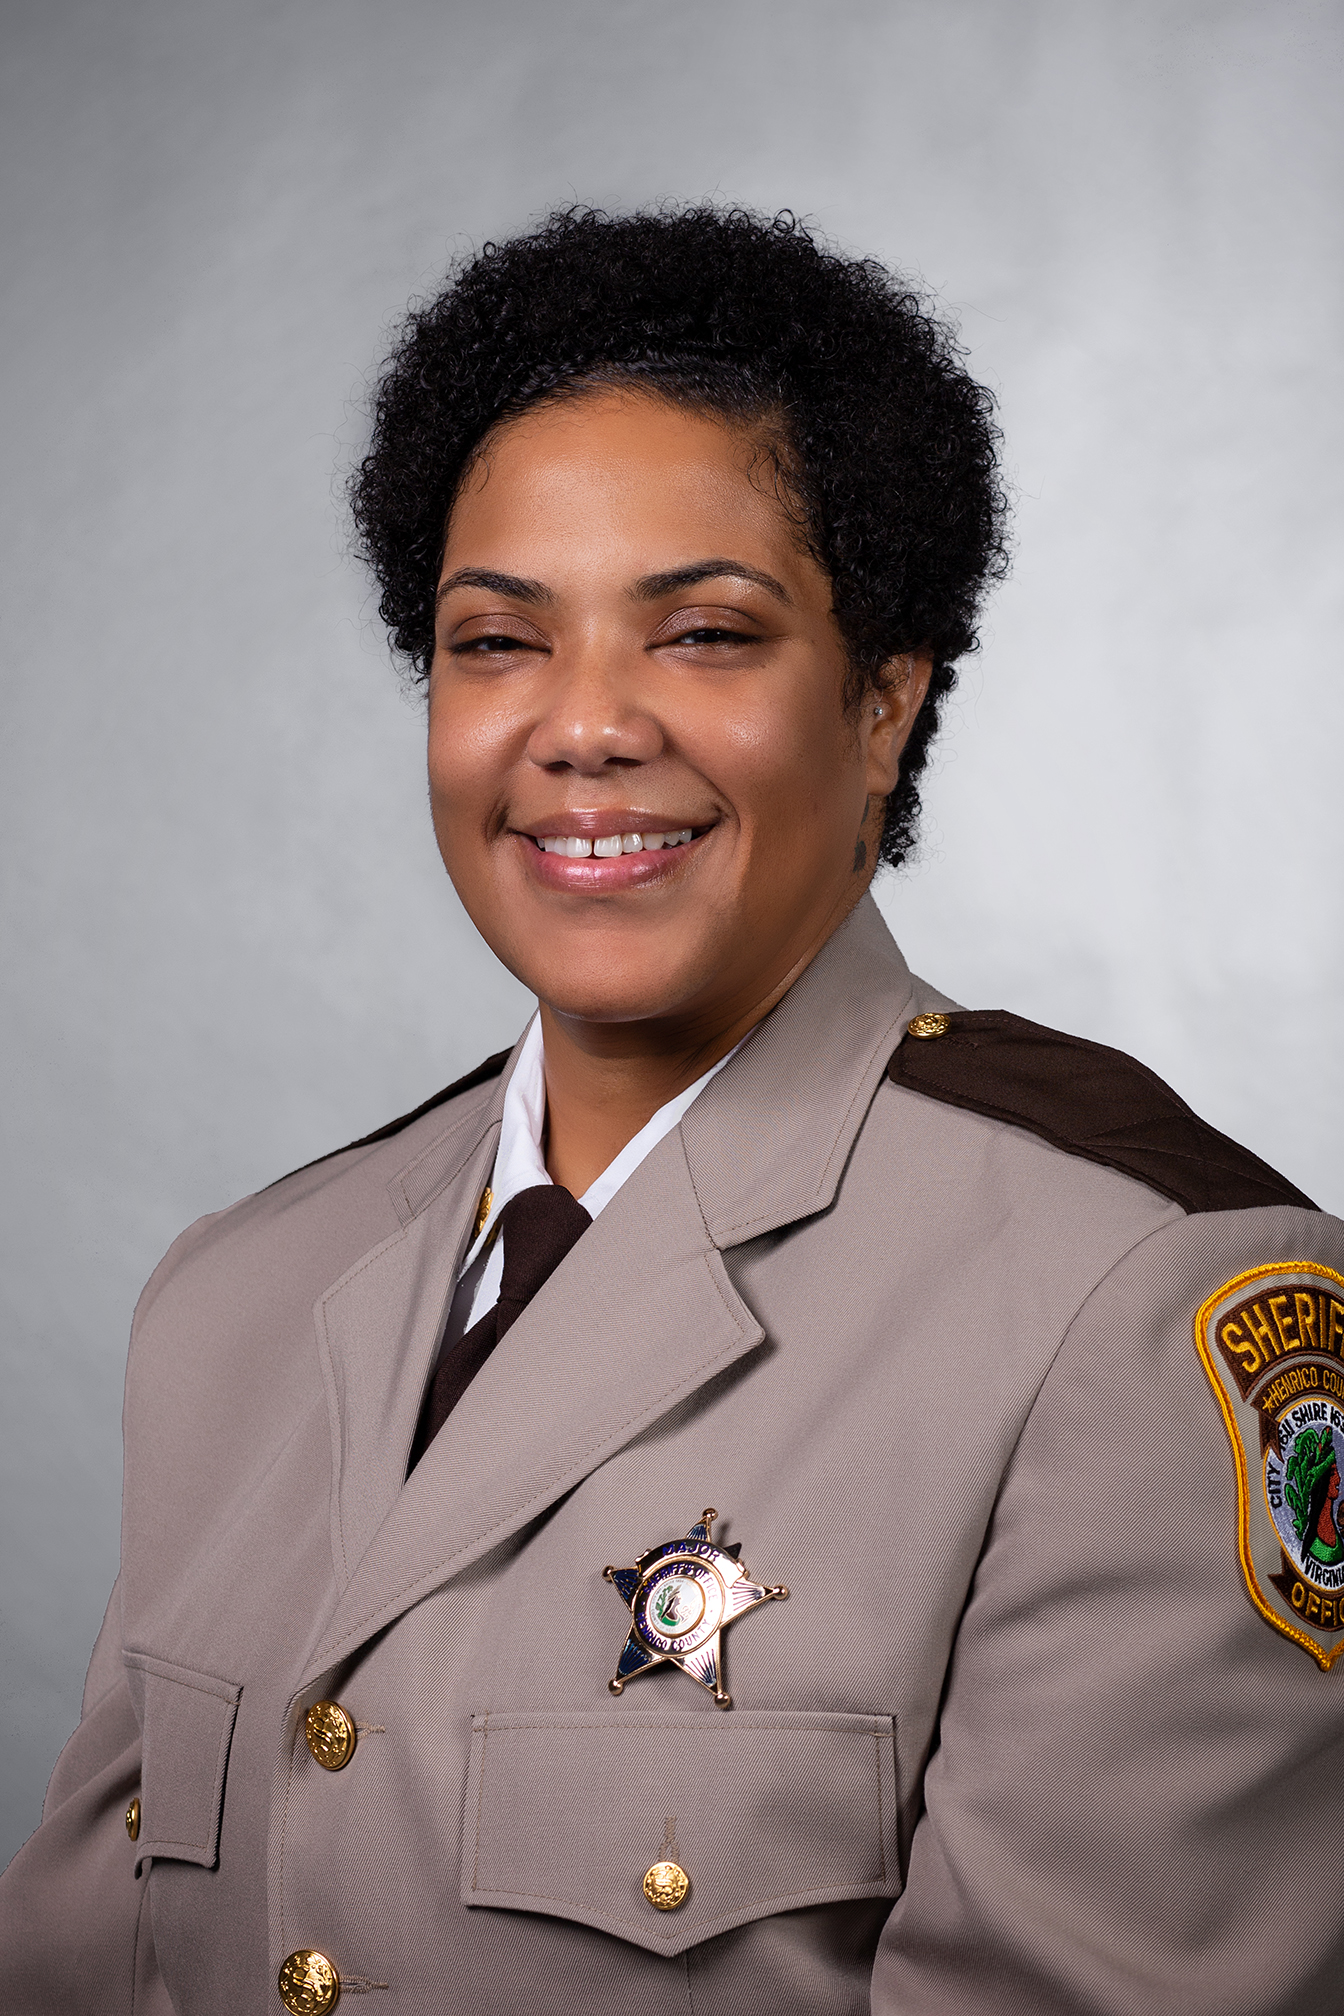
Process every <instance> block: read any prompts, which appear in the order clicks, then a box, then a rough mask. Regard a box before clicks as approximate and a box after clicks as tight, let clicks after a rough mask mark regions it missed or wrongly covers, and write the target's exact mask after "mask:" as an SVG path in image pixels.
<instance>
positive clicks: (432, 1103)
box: [266, 1048, 513, 1190]
mask: <svg viewBox="0 0 1344 2016" xmlns="http://www.w3.org/2000/svg"><path fill="white" fill-rule="evenodd" d="M512 1055H513V1050H512V1048H509V1049H508V1050H497V1051H496V1052H495V1055H494V1056H493V1057H487V1058H486V1060H485V1062H484V1064H478V1065H477V1066H476V1069H475V1070H474V1071H468V1073H467V1075H466V1077H465V1078H456V1079H454V1081H453V1083H452V1084H451V1085H445V1086H444V1088H443V1090H442V1092H436V1093H435V1094H434V1096H433V1098H432V1099H426V1100H425V1102H424V1104H423V1105H422V1106H417V1107H416V1108H415V1109H414V1111H413V1112H410V1113H403V1114H402V1116H401V1118H400V1119H399V1120H389V1121H388V1123H387V1125H386V1127H375V1128H374V1130H373V1132H372V1134H363V1135H361V1136H360V1138H359V1140H358V1141H347V1142H346V1144H345V1146H344V1148H331V1149H329V1150H328V1151H327V1153H326V1154H325V1155H315V1156H314V1157H313V1160H312V1161H311V1162H301V1163H300V1164H299V1166H298V1168H297V1169H291V1170H290V1172H289V1175H288V1176H277V1177H276V1179H275V1183H288V1181H289V1177H290V1176H302V1175H303V1173H304V1171H305V1169H316V1168H317V1167H318V1166H319V1165H320V1164H321V1163H323V1162H331V1161H334V1160H335V1158H336V1156H338V1155H348V1154H349V1153H350V1150H351V1149H352V1148H371V1147H372V1146H373V1144H374V1142H375V1141H390V1140H391V1138H392V1136H393V1135H394V1134H400V1132H401V1130H402V1128H403V1127H409V1126H411V1125H412V1124H413V1123H414V1122H415V1121H416V1120H423V1119H424V1117H425V1115H426V1113H432V1112H433V1111H434V1108H435V1107H436V1106H443V1105H446V1104H447V1102H448V1100H450V1099H456V1097H457V1095H458V1093H459V1092H472V1091H474V1090H475V1088H476V1087H477V1086H478V1085H484V1084H485V1082H486V1080H487V1079H488V1078H498V1076H499V1074H500V1072H501V1071H502V1070H503V1069H504V1066H505V1065H506V1064H507V1063H508V1061H509V1059H510V1057H512ZM275 1183H268V1184H267V1185H266V1188H267V1189H268V1190H274V1188H275Z"/></svg>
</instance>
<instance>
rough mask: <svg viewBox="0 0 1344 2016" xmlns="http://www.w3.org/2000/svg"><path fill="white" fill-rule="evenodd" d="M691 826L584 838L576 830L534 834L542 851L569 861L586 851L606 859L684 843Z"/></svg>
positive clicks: (581, 855) (579, 858)
mask: <svg viewBox="0 0 1344 2016" xmlns="http://www.w3.org/2000/svg"><path fill="white" fill-rule="evenodd" d="M694 831H695V829H694V827H691V826H682V827H680V828H679V829H678V830H677V831H676V832H675V833H608V834H604V836H603V837H602V839H600V840H584V839H581V838H580V837H579V835H578V834H577V833H547V834H543V835H541V836H539V837H538V839H537V845H538V847H540V848H541V850H542V852H543V853H544V854H562V855H564V856H565V857H566V859H568V860H570V861H582V860H585V859H586V858H587V856H588V855H590V854H595V855H597V857H598V859H599V860H602V861H609V860H611V858H612V856H613V855H616V854H640V853H655V852H656V851H657V850H658V848H660V847H684V846H685V845H686V843H687V841H688V840H690V839H691V838H692V837H693V836H694Z"/></svg>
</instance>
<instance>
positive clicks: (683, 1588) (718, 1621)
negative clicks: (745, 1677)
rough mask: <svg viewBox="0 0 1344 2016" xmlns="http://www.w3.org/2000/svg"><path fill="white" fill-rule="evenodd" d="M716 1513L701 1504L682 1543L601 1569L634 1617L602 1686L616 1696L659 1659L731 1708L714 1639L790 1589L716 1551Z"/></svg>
mask: <svg viewBox="0 0 1344 2016" xmlns="http://www.w3.org/2000/svg"><path fill="white" fill-rule="evenodd" d="M718 1516H719V1515H718V1513H717V1512H716V1511H715V1510H714V1507H713V1506H712V1505H710V1506H707V1507H706V1508H705V1510H704V1511H703V1512H702V1513H701V1515H700V1517H699V1519H698V1520H697V1521H696V1523H695V1525H694V1526H692V1528H691V1530H690V1532H689V1533H688V1534H687V1535H686V1537H685V1539H684V1540H667V1541H665V1542H664V1543H663V1545H662V1546H661V1547H651V1548H649V1550H648V1552H647V1553H645V1554H641V1555H640V1557H639V1559H638V1561H636V1562H635V1564H634V1566H633V1567H631V1568H612V1567H606V1568H604V1569H603V1570H602V1574H603V1576H604V1578H605V1580H606V1581H608V1582H610V1583H611V1584H612V1585H613V1587H614V1588H615V1590H616V1592H617V1594H618V1595H619V1596H620V1598H621V1600H622V1602H624V1603H626V1604H627V1605H628V1606H629V1609H630V1613H631V1617H632V1620H633V1621H632V1623H631V1627H630V1634H629V1636H628V1637H627V1639H626V1641H625V1647H624V1650H623V1651H622V1653H621V1656H620V1659H619V1660H618V1661H617V1664H616V1672H615V1674H614V1676H613V1677H612V1679H610V1680H609V1681H608V1682H607V1685H608V1687H609V1688H610V1690H611V1692H612V1693H613V1694H623V1693H624V1692H625V1683H626V1681H627V1680H631V1679H633V1678H634V1676H635V1675H636V1674H637V1673H646V1672H648V1671H649V1670H650V1669H651V1668H652V1667H654V1666H660V1665H662V1664H663V1663H664V1661H666V1662H667V1663H669V1664H670V1665H673V1666H679V1667H680V1668H681V1670H682V1672H683V1673H689V1674H690V1676H691V1678H692V1680H696V1681H698V1682H699V1684H700V1685H701V1686H702V1687H707V1688H708V1689H709V1691H710V1693H711V1694H712V1695H713V1696H714V1699H715V1700H716V1701H717V1702H718V1704H719V1706H720V1708H731V1707H732V1705H733V1697H732V1695H731V1694H730V1693H729V1692H728V1691H727V1689H726V1688H725V1686H724V1684H723V1651H722V1645H721V1634H722V1632H723V1631H724V1629H725V1628H726V1627H727V1626H728V1625H729V1624H731V1623H733V1622H734V1621H735V1620H736V1619H737V1618H738V1617H742V1616H745V1614H746V1612H747V1611H748V1610H754V1609H755V1608H756V1607H757V1605H758V1604H761V1603H774V1602H782V1601H783V1600H784V1599H785V1598H786V1597H787V1596H788V1593H789V1592H788V1590H787V1589H786V1588H785V1587H784V1585H783V1583H782V1582H781V1583H775V1584H773V1585H770V1584H767V1583H763V1582H753V1581H752V1579H751V1575H750V1573H749V1571H748V1569H747V1566H746V1564H745V1562H742V1561H739V1560H738V1559H737V1552H738V1550H737V1547H736V1545H734V1546H732V1547H716V1546H715V1544H714V1521H715V1520H716V1519H717V1518H718Z"/></svg>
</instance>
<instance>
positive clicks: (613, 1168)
mask: <svg viewBox="0 0 1344 2016" xmlns="http://www.w3.org/2000/svg"><path fill="white" fill-rule="evenodd" d="M745 1041H746V1037H745V1036H744V1037H743V1039H742V1042H743V1043H745ZM741 1047H742V1044H741V1043H739V1044H736V1045H735V1046H734V1048H733V1049H731V1050H730V1051H729V1052H728V1055H727V1057H720V1059H719V1061H718V1063H717V1064H711V1065H710V1067H709V1069H708V1071H706V1072H704V1073H703V1074H702V1076H700V1077H699V1078H697V1079H696V1081H695V1083H694V1085H688V1086H687V1087H686V1090H685V1091H684V1092H678V1094H677V1096H676V1098H675V1099H669V1100H668V1102H667V1104H666V1105H665V1106H660V1107H659V1108H658V1111H657V1112H656V1113H655V1114H654V1116H653V1118H652V1119H651V1120H649V1121H647V1122H646V1124H645V1125H644V1126H643V1127H641V1128H640V1130H639V1132H638V1134H636V1135H635V1137H634V1139H633V1140H632V1141H627V1142H626V1144H625V1146H624V1148H622V1150H621V1152H620V1154H619V1155H618V1156H617V1157H616V1158H615V1160H614V1161H613V1162H609V1163H608V1165H607V1167H606V1168H605V1169H604V1170H603V1171H602V1174H601V1175H600V1176H599V1177H598V1178H597V1180H596V1181H595V1182H594V1183H592V1184H590V1185H589V1187H588V1189H587V1190H585V1191H584V1193H583V1195H582V1197H580V1199H579V1202H580V1204H582V1206H583V1208H584V1210H585V1211H586V1212H587V1213H588V1215H589V1217H590V1218H596V1216H597V1214H598V1212H599V1211H601V1210H602V1209H603V1208H604V1207H605V1206H606V1205H608V1204H610V1202H611V1200H612V1198H613V1197H614V1196H615V1195H616V1192H617V1191H618V1190H619V1189H620V1187H621V1185H622V1184H623V1183H625V1182H627V1181H628V1180H629V1178H630V1177H631V1176H633V1175H634V1173H635V1171H636V1169H638V1167H639V1165H640V1163H641V1162H642V1161H643V1160H644V1158H645V1156H646V1155H648V1154H650V1153H651V1152H652V1150H653V1149H655V1148H656V1147H657V1146H658V1143H659V1142H660V1141H661V1140H662V1138H663V1136H664V1135H665V1134H670V1133H671V1132H672V1129H673V1128H674V1127H675V1126H676V1125H677V1123H678V1122H679V1121H680V1119H681V1117H682V1115H683V1114H684V1113H685V1112H686V1111H687V1109H688V1107H689V1106H690V1105H691V1104H692V1102H693V1101H694V1100H695V1099H696V1098H698V1097H699V1095H700V1093H701V1092H703V1091H704V1089H705V1087H706V1085H708V1083H709V1081H710V1079H711V1078H713V1077H715V1076H716V1075H717V1073H718V1072H720V1071H722V1069H723V1067H724V1065H725V1064H727V1063H728V1062H729V1060H730V1059H731V1058H733V1057H735V1056H736V1055H737V1052H738V1050H740V1049H741ZM545 1124H546V1053H545V1049H544V1047H543V1042H542V1034H541V1017H540V1015H534V1016H533V1018H532V1022H531V1024H530V1026H529V1028H528V1031H527V1034H526V1036H525V1037H524V1038H523V1047H522V1049H521V1050H520V1051H519V1052H518V1060H517V1062H516V1063H515V1065H514V1067H513V1075H512V1076H511V1077H510V1079H509V1082H508V1085H507V1087H506V1088H505V1092H504V1111H503V1113H502V1115H501V1118H500V1129H499V1147H498V1148H497V1149H496V1151H495V1167H494V1173H493V1175H492V1176H491V1178H490V1209H489V1211H488V1213H487V1214H486V1216H485V1218H484V1219H483V1220H482V1221H481V1226H480V1230H479V1231H478V1232H477V1234H476V1237H475V1238H474V1239H473V1240H472V1243H471V1246H470V1247H469V1249H468V1251H467V1253H466V1256H465V1258H464V1259H463V1262H462V1268H461V1273H463V1274H465V1273H466V1271H467V1269H468V1268H469V1267H470V1266H471V1265H472V1264H473V1262H474V1261H475V1260H476V1259H477V1257H478V1256H479V1255H480V1253H481V1252H482V1251H483V1249H484V1248H485V1247H486V1246H487V1245H488V1244H489V1242H490V1240H491V1239H493V1238H494V1235H495V1231H496V1228H497V1227H498V1224H499V1214H500V1212H501V1211H502V1210H503V1209H504V1206H505V1205H506V1204H507V1203H508V1202H509V1200H510V1199H511V1198H513V1197H516V1196H517V1195H518V1193H519V1191H520V1190H530V1189H533V1188H534V1187H535V1186H536V1185H537V1184H538V1183H549V1182H550V1180H551V1178H550V1177H549V1175H548V1174H547V1173H546V1163H545V1161H544V1159H543V1157H542V1152H541V1136H542V1129H543V1128H544V1126H545ZM459 1278H460V1277H459Z"/></svg>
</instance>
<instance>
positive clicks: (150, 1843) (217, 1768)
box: [122, 1652, 243, 1870]
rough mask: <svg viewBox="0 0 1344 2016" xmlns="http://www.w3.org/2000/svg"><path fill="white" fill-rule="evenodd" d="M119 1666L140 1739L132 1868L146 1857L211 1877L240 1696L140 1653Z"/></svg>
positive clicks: (221, 1683) (212, 1679)
mask: <svg viewBox="0 0 1344 2016" xmlns="http://www.w3.org/2000/svg"><path fill="white" fill-rule="evenodd" d="M122 1658H123V1660H124V1661H125V1665H126V1677H127V1680H128V1681H129V1683H130V1689H131V1698H132V1700H133V1701H134V1703H135V1709H136V1713H137V1715H138V1716H139V1718H140V1730H141V1739H142V1742H141V1751H142V1755H141V1765H140V1803H141V1821H140V1840H139V1843H138V1847H137V1862H136V1868H137V1870H138V1869H139V1867H140V1864H141V1863H142V1862H144V1861H145V1860H146V1858H147V1857H151V1856H152V1857H155V1858H160V1857H161V1858H163V1859H164V1860H172V1861H177V1862H199V1863H200V1864H201V1867H202V1868H204V1869H213V1868H214V1866H215V1864H216V1862H217V1861H218V1859H219V1818H220V1811H221V1809H222V1807H223V1804H224V1772H225V1768H226V1766H227V1764H228V1761H229V1742H230V1739H231V1738H232V1736H233V1723H234V1717H235V1716H236V1715H237V1713H238V1697H239V1695H240V1694H241V1693H242V1691H243V1690H242V1688H241V1687H239V1686H235V1685H234V1683H233V1682H232V1681H231V1680H220V1679H218V1678H217V1677H216V1675H215V1674H213V1673H197V1672H194V1671H193V1670H192V1669H191V1668H190V1667H188V1666H174V1665H172V1664H171V1662H170V1661H168V1660H167V1659H155V1658H152V1657H151V1656H150V1654H149V1653H147V1652H124V1653H123V1654H122Z"/></svg>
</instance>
